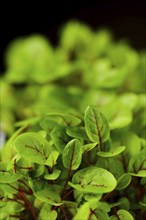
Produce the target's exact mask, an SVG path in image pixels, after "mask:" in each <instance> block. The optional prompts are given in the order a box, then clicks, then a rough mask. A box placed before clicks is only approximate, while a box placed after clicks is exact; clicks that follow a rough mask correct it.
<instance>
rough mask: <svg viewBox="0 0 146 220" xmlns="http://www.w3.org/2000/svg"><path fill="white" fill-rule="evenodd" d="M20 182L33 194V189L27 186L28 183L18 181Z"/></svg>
mask: <svg viewBox="0 0 146 220" xmlns="http://www.w3.org/2000/svg"><path fill="white" fill-rule="evenodd" d="M18 182H20V183H22V184H23V185H24V186H25V187H26V188H27V189H28V191H29V193H30V194H32V190H31V188H30V187H29V186H28V185H27V183H25V182H24V181H23V180H18Z"/></svg>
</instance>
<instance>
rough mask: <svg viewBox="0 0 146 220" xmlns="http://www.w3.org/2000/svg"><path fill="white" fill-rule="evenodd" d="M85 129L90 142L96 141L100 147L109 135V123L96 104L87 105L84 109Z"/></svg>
mask: <svg viewBox="0 0 146 220" xmlns="http://www.w3.org/2000/svg"><path fill="white" fill-rule="evenodd" d="M84 120H85V129H86V132H87V135H88V137H89V139H90V140H91V141H92V142H98V143H99V145H100V148H101V147H102V143H103V142H105V141H106V140H107V139H108V138H109V136H110V131H109V125H108V122H107V119H106V118H105V116H104V115H103V114H102V113H101V112H100V111H99V110H98V108H97V107H96V106H88V107H87V108H86V111H85V118H84Z"/></svg>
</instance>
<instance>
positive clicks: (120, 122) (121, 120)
mask: <svg viewBox="0 0 146 220" xmlns="http://www.w3.org/2000/svg"><path fill="white" fill-rule="evenodd" d="M118 105H120V103H117V105H116V106H115V109H118ZM131 122H132V111H131V109H129V108H128V107H126V106H125V105H123V106H120V109H119V110H118V111H117V112H116V113H115V116H114V115H113V117H112V119H111V121H110V129H112V130H113V129H116V128H123V127H125V126H127V125H129V124H130V123H131Z"/></svg>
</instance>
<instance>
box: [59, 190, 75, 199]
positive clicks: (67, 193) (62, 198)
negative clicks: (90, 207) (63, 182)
mask: <svg viewBox="0 0 146 220" xmlns="http://www.w3.org/2000/svg"><path fill="white" fill-rule="evenodd" d="M73 191H74V189H71V190H70V191H69V192H68V193H67V194H66V195H64V196H63V198H62V200H64V199H65V198H66V197H68V196H69V195H70V194H71V193H72V192H73Z"/></svg>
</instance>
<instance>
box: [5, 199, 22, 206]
mask: <svg viewBox="0 0 146 220" xmlns="http://www.w3.org/2000/svg"><path fill="white" fill-rule="evenodd" d="M8 200H9V201H13V202H17V203H19V204H20V205H22V206H24V204H23V203H22V202H20V201H18V200H16V199H11V198H8Z"/></svg>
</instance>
